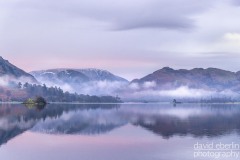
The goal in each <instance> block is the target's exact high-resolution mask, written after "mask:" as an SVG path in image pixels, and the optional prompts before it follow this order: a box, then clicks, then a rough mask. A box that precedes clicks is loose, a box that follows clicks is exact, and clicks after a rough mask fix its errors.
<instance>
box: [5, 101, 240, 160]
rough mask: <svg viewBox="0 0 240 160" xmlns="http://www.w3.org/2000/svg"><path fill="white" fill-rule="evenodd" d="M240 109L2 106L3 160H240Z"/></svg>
mask: <svg viewBox="0 0 240 160" xmlns="http://www.w3.org/2000/svg"><path fill="white" fill-rule="evenodd" d="M239 146H240V105H239V104H179V105H172V104H168V103H161V104H160V103H159V104H150V103H145V104H49V105H47V106H46V107H45V108H34V107H25V106H23V105H20V104H0V159H1V160H80V159H81V160H192V159H200V160H202V159H207V160H208V159H209V160H212V159H240V155H239V152H240V147H239Z"/></svg>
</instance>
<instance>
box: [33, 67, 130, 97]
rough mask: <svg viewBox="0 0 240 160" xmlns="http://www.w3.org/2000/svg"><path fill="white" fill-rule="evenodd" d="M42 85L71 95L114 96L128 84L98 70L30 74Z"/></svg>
mask: <svg viewBox="0 0 240 160" xmlns="http://www.w3.org/2000/svg"><path fill="white" fill-rule="evenodd" d="M30 73H31V74H32V75H33V76H35V77H36V78H37V80H38V81H39V82H41V83H42V84H46V85H47V86H48V87H51V86H57V87H60V88H62V89H63V90H64V91H69V92H71V93H75V92H76V93H80V94H90V95H116V94H115V90H118V89H119V88H121V86H123V84H125V85H127V84H128V83H129V82H128V81H127V80H126V79H124V78H121V77H119V76H116V75H114V74H112V73H110V72H108V71H106V70H100V69H93V68H90V69H49V70H42V71H33V72H30Z"/></svg>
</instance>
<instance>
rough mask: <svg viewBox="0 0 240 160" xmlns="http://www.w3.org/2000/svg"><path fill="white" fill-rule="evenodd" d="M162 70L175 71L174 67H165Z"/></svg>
mask: <svg viewBox="0 0 240 160" xmlns="http://www.w3.org/2000/svg"><path fill="white" fill-rule="evenodd" d="M162 70H167V71H173V70H174V69H172V68H170V67H163V68H162Z"/></svg>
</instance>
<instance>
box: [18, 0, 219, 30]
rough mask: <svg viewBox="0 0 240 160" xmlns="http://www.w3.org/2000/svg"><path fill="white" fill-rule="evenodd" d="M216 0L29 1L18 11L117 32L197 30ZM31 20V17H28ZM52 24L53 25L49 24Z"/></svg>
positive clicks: (20, 3)
mask: <svg viewBox="0 0 240 160" xmlns="http://www.w3.org/2000/svg"><path fill="white" fill-rule="evenodd" d="M215 2H217V1H216V0H212V1H207V0H202V1H196V2H194V3H192V1H191V0H178V1H175V0H168V1H166V0H142V1H141V2H139V1H138V0H132V1H128V0H122V1H117V2H116V1H115V2H114V3H112V1H111V0H103V1H97V0H80V1H76V0H62V1H61V2H56V1H44V3H43V2H42V1H40V0H37V1H29V0H23V1H21V2H19V3H18V5H17V7H22V8H23V9H24V8H27V9H35V10H38V11H39V10H40V11H42V12H46V11H48V12H50V14H51V12H52V13H53V12H58V13H60V14H62V15H64V16H66V18H67V17H68V18H70V17H71V19H79V20H80V19H82V18H83V17H86V18H89V19H92V20H94V21H95V20H96V21H103V22H106V23H109V24H110V28H112V29H114V30H129V29H139V28H164V29H180V30H181V29H189V28H192V27H194V20H193V19H192V18H191V17H192V16H193V15H195V14H198V13H201V12H203V11H206V10H207V9H209V8H211V6H212V5H213V4H215ZM28 16H29V15H28ZM49 23H50V22H49Z"/></svg>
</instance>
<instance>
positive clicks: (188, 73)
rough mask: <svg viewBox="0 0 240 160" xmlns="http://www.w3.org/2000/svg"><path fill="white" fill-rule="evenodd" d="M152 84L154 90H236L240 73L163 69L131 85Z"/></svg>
mask: <svg viewBox="0 0 240 160" xmlns="http://www.w3.org/2000/svg"><path fill="white" fill-rule="evenodd" d="M149 82H152V83H154V84H155V85H154V88H156V89H175V88H178V87H181V86H187V87H189V88H201V89H215V90H224V89H231V90H238V89H240V72H231V71H226V70H221V69H218V68H207V69H203V68H194V69H191V70H186V69H179V70H174V69H172V68H169V67H164V68H162V69H160V70H157V71H155V72H153V73H151V74H149V75H147V76H145V77H143V78H140V79H135V80H133V81H132V82H131V83H136V84H140V85H144V84H146V83H149Z"/></svg>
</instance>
